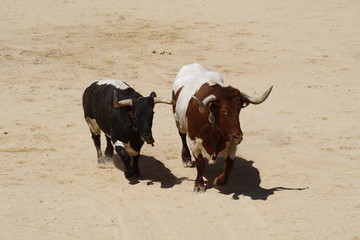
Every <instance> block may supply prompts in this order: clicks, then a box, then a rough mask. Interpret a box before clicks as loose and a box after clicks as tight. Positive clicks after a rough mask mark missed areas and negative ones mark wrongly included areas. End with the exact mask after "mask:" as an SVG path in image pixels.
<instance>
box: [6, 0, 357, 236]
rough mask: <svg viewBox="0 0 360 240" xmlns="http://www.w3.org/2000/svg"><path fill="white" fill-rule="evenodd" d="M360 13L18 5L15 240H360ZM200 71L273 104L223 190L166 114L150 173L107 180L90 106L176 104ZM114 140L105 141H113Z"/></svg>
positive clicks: (257, 6) (157, 121) (13, 11)
mask: <svg viewBox="0 0 360 240" xmlns="http://www.w3.org/2000/svg"><path fill="white" fill-rule="evenodd" d="M359 12H360V2H359V1H356V0H350V1H335V0H330V1H327V0H319V1H308V0H305V1H291V0H282V1H280V0H270V1H258V0H255V1H236V0H229V1H225V2H224V1H223V2H221V1H214V0H210V1H196V0H195V1H194V0H184V1H169V0H163V1H159V0H153V1H145V0H138V1H130V0H121V1H114V0H104V1H85V0H59V1H45V0H26V1H25V0H16V1H14V0H3V1H1V3H0V32H1V33H0V65H1V69H0V71H1V72H0V73H1V74H0V89H1V93H0V102H1V105H0V112H1V118H0V161H1V162H0V163H1V165H0V185H1V187H0V239H6V240H7V239H37V240H41V239H59V240H60V239H61V240H63V239H104V240H106V239H121V240H123V239H138V238H141V239H156V240H158V239H166V240H169V239H182V240H183V239H207V240H212V239H230V240H232V239H276V240H279V239H284V240H288V239H307V240H308V239H347V240H359V239H360V165H359V159H360V144H359V142H360V130H359V121H360V82H359V76H360V64H359V62H360V31H359V29H360V14H359ZM193 62H198V63H200V64H202V65H203V66H204V67H206V68H207V69H209V70H212V71H217V72H220V73H221V74H222V75H223V77H224V79H225V83H226V84H229V85H231V86H234V87H236V88H239V89H240V90H241V91H243V92H246V93H248V94H250V95H254V96H258V95H260V94H262V93H263V92H264V91H265V90H266V89H267V88H268V87H270V86H271V85H273V86H274V89H273V92H272V93H271V95H270V96H269V98H268V100H266V102H264V103H263V104H261V105H257V106H249V107H247V108H246V109H243V110H242V112H241V114H240V119H241V127H242V130H243V132H244V141H243V142H242V143H241V144H240V145H239V146H238V153H237V160H236V163H235V167H234V170H233V172H232V174H231V175H230V179H229V182H228V184H227V185H226V186H225V187H224V188H223V189H220V190H219V189H216V188H214V187H213V185H212V181H213V179H214V178H215V177H216V176H217V174H219V172H220V171H221V169H222V162H221V160H220V161H218V163H217V164H215V165H207V166H206V170H205V174H204V176H205V180H206V186H207V190H206V193H204V194H193V193H192V188H193V184H194V179H195V176H196V170H195V169H194V168H191V169H189V168H184V167H183V166H182V163H181V158H180V150H181V141H180V138H179V136H178V133H177V129H176V126H175V123H174V120H173V116H172V109H171V106H169V105H165V104H158V105H156V107H155V117H154V124H153V135H154V138H155V146H154V147H152V146H150V145H145V146H144V147H143V148H142V157H141V158H140V169H141V171H142V175H143V177H142V178H141V179H139V180H131V181H129V180H127V179H126V178H125V177H124V173H123V170H124V169H123V167H122V164H121V162H120V160H119V157H118V156H117V155H116V156H114V158H113V160H114V162H115V163H116V164H115V166H109V167H107V168H99V167H98V165H97V159H96V151H95V148H94V146H93V143H92V140H91V138H90V132H89V130H88V127H87V125H86V123H85V121H84V119H83V112H82V105H81V97H82V93H83V91H84V89H85V88H86V87H87V86H88V85H90V84H91V83H92V82H93V81H94V80H95V79H96V78H98V77H103V78H115V79H121V80H123V81H125V82H127V83H128V84H130V85H131V86H132V87H133V88H135V89H136V90H137V91H138V92H140V93H141V94H143V95H149V93H150V92H151V91H156V93H157V95H158V96H161V97H171V87H172V82H173V79H174V77H175V75H176V73H177V72H178V71H179V69H180V68H181V67H182V66H183V65H185V64H189V63H193ZM103 140H104V139H103Z"/></svg>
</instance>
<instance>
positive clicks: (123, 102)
mask: <svg viewBox="0 0 360 240" xmlns="http://www.w3.org/2000/svg"><path fill="white" fill-rule="evenodd" d="M122 106H132V100H131V99H124V100H121V101H119V99H118V98H117V96H116V90H114V107H122Z"/></svg>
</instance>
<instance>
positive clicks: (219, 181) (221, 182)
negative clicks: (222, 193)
mask: <svg viewBox="0 0 360 240" xmlns="http://www.w3.org/2000/svg"><path fill="white" fill-rule="evenodd" d="M234 162H235V158H233V159H231V158H230V157H226V158H225V161H224V171H223V172H222V173H221V174H220V175H219V176H218V177H216V178H215V180H214V186H215V187H216V188H219V187H222V186H225V184H226V182H227V180H228V177H229V174H230V172H231V170H232V169H233V167H234Z"/></svg>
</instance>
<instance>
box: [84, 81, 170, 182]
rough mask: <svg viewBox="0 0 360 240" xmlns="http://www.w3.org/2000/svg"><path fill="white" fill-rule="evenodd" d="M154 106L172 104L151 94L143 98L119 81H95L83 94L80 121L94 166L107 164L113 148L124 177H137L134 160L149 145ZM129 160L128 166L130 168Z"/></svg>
mask: <svg viewBox="0 0 360 240" xmlns="http://www.w3.org/2000/svg"><path fill="white" fill-rule="evenodd" d="M156 103H167V104H172V102H171V101H170V100H167V99H164V98H159V97H157V96H156V94H155V92H152V93H151V94H150V96H148V97H143V96H142V95H141V94H139V93H138V92H136V91H135V90H134V89H133V88H131V87H130V86H129V85H128V84H126V83H125V82H123V81H120V80H112V79H110V80H98V81H96V82H94V83H92V84H91V85H90V86H89V87H88V88H86V89H85V91H84V94H83V108H84V117H85V120H86V122H87V124H88V126H89V128H90V132H91V136H92V139H93V141H94V144H95V148H96V151H97V156H98V163H99V164H105V162H106V161H107V160H108V159H109V160H111V158H112V156H113V154H114V148H115V151H116V152H117V154H118V155H119V156H120V158H121V159H122V161H123V163H124V165H125V168H126V169H125V177H126V178H130V177H132V176H133V175H135V176H139V175H140V170H139V165H138V160H139V156H140V149H141V147H142V146H143V144H144V142H146V143H148V144H151V145H153V143H154V139H153V136H152V132H151V127H152V121H153V116H154V105H155V104H156ZM101 131H102V132H104V133H105V137H106V141H107V146H106V150H105V156H103V154H102V151H101V146H100V145H101V144H100V132H101ZM131 157H132V160H133V161H132V164H131Z"/></svg>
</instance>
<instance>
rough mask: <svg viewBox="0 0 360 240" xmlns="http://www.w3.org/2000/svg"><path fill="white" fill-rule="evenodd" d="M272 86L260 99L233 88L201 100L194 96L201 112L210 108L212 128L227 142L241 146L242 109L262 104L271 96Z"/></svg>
mask: <svg viewBox="0 0 360 240" xmlns="http://www.w3.org/2000/svg"><path fill="white" fill-rule="evenodd" d="M271 90H272V86H271V87H270V88H269V89H268V90H267V91H266V92H265V93H264V94H263V95H262V96H261V97H258V98H254V97H251V96H249V95H247V94H245V93H242V92H240V91H239V90H237V89H235V88H233V87H224V88H222V89H221V91H218V92H216V93H214V94H211V95H209V96H207V97H205V98H204V100H200V99H199V98H198V97H196V96H192V98H194V99H195V100H196V101H197V102H198V103H199V111H200V112H201V113H203V112H204V111H205V109H206V107H209V115H208V119H209V122H210V123H211V125H212V127H216V128H217V129H218V130H219V131H220V132H221V133H222V135H223V136H224V137H225V138H226V140H227V141H230V142H233V143H236V144H239V143H240V142H241V141H242V138H243V133H242V131H241V127H240V120H239V114H240V110H241V109H242V108H245V107H246V106H248V105H249V104H250V103H251V104H260V103H262V102H264V101H265V100H266V99H267V97H268V96H269V95H270V92H271Z"/></svg>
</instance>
